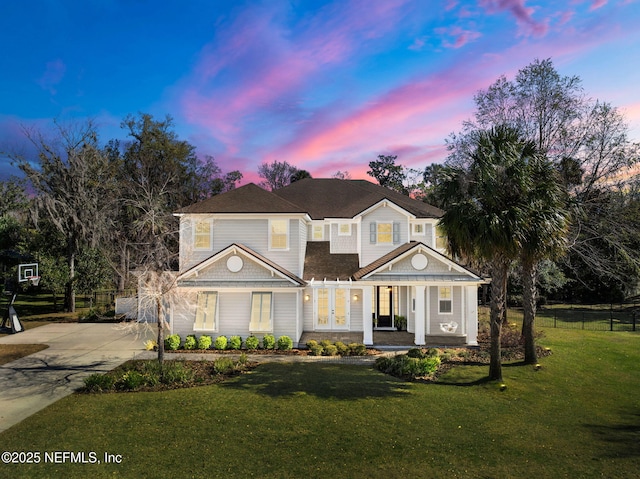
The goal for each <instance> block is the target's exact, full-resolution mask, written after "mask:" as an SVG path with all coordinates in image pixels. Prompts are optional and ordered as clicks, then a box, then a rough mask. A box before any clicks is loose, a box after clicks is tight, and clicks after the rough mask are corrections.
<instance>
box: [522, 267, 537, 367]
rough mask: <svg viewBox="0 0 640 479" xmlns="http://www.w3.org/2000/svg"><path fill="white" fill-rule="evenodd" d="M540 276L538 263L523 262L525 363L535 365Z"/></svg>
mask: <svg viewBox="0 0 640 479" xmlns="http://www.w3.org/2000/svg"><path fill="white" fill-rule="evenodd" d="M537 276H538V265H537V262H536V261H534V260H533V259H531V258H523V260H522V306H523V308H524V318H523V320H522V337H523V338H524V362H525V364H535V363H537V362H538V355H537V354H536V344H535V339H534V333H535V331H534V321H535V319H536V300H537V296H538V294H537V293H538V290H537V288H536V278H537Z"/></svg>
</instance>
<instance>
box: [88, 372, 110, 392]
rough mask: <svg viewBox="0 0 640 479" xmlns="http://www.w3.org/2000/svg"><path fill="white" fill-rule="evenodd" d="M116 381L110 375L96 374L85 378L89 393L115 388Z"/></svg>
mask: <svg viewBox="0 0 640 479" xmlns="http://www.w3.org/2000/svg"><path fill="white" fill-rule="evenodd" d="M113 383H114V379H113V378H112V377H111V376H110V375H108V374H100V373H94V374H92V375H91V376H88V377H86V378H84V388H85V390H86V391H88V392H103V391H109V390H111V388H113Z"/></svg>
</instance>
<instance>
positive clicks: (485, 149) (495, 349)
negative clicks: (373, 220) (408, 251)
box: [440, 126, 535, 381]
mask: <svg viewBox="0 0 640 479" xmlns="http://www.w3.org/2000/svg"><path fill="white" fill-rule="evenodd" d="M534 154H535V147H534V145H533V143H530V142H524V141H522V140H521V139H520V136H519V134H518V132H517V131H516V130H515V129H513V128H510V127H507V126H498V127H495V128H493V129H491V130H486V131H480V132H479V133H478V136H477V138H476V139H475V144H474V149H473V151H472V152H471V153H470V154H469V158H468V160H469V161H468V162H467V163H466V164H465V165H464V166H447V167H446V171H444V172H443V180H442V183H441V184H440V188H441V196H440V197H441V198H443V199H444V209H445V211H446V213H445V214H444V216H443V217H442V219H441V220H440V225H441V226H442V227H443V228H444V230H445V232H446V233H447V236H448V238H449V243H450V248H451V252H452V253H453V254H458V255H462V256H465V257H470V258H476V259H479V260H484V261H486V262H487V264H488V265H489V270H490V273H491V278H492V288H491V293H492V294H491V315H490V318H491V360H490V365H489V379H490V380H497V381H501V380H502V363H501V357H500V356H501V351H500V336H501V332H502V317H503V314H504V311H505V305H506V290H507V273H508V270H509V266H510V264H511V263H512V262H513V261H514V260H516V259H517V258H518V256H519V254H520V252H521V249H522V246H523V244H524V243H525V235H526V233H527V232H528V229H527V224H528V221H529V218H528V213H529V207H528V205H527V203H526V200H525V198H524V197H525V196H526V192H528V191H530V190H531V189H532V181H533V178H532V177H531V176H530V175H529V170H528V168H527V166H526V165H527V163H528V161H529V159H530V158H531V157H532V156H533V155H534Z"/></svg>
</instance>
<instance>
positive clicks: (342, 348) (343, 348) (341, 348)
mask: <svg viewBox="0 0 640 479" xmlns="http://www.w3.org/2000/svg"><path fill="white" fill-rule="evenodd" d="M335 347H336V349H337V350H338V354H339V355H340V356H348V355H349V346H347V345H346V344H344V343H343V342H342V341H336V344H335Z"/></svg>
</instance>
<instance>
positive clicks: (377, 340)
mask: <svg viewBox="0 0 640 479" xmlns="http://www.w3.org/2000/svg"><path fill="white" fill-rule="evenodd" d="M311 339H315V340H316V341H322V340H323V339H328V340H330V341H333V342H335V341H342V342H343V343H345V344H349V343H361V342H362V333H353V332H337V331H328V332H319V331H311V332H306V333H302V337H301V338H300V343H299V344H300V346H304V345H305V344H306V343H307V341H309V340H311ZM466 339H467V338H466V336H461V335H450V334H449V335H439V336H434V335H430V336H427V337H426V346H428V347H436V346H448V347H456V346H464V345H465V341H466ZM414 341H415V335H414V334H413V333H408V332H406V331H374V332H373V347H376V346H380V347H385V346H393V347H406V348H414V347H415V342H414Z"/></svg>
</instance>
